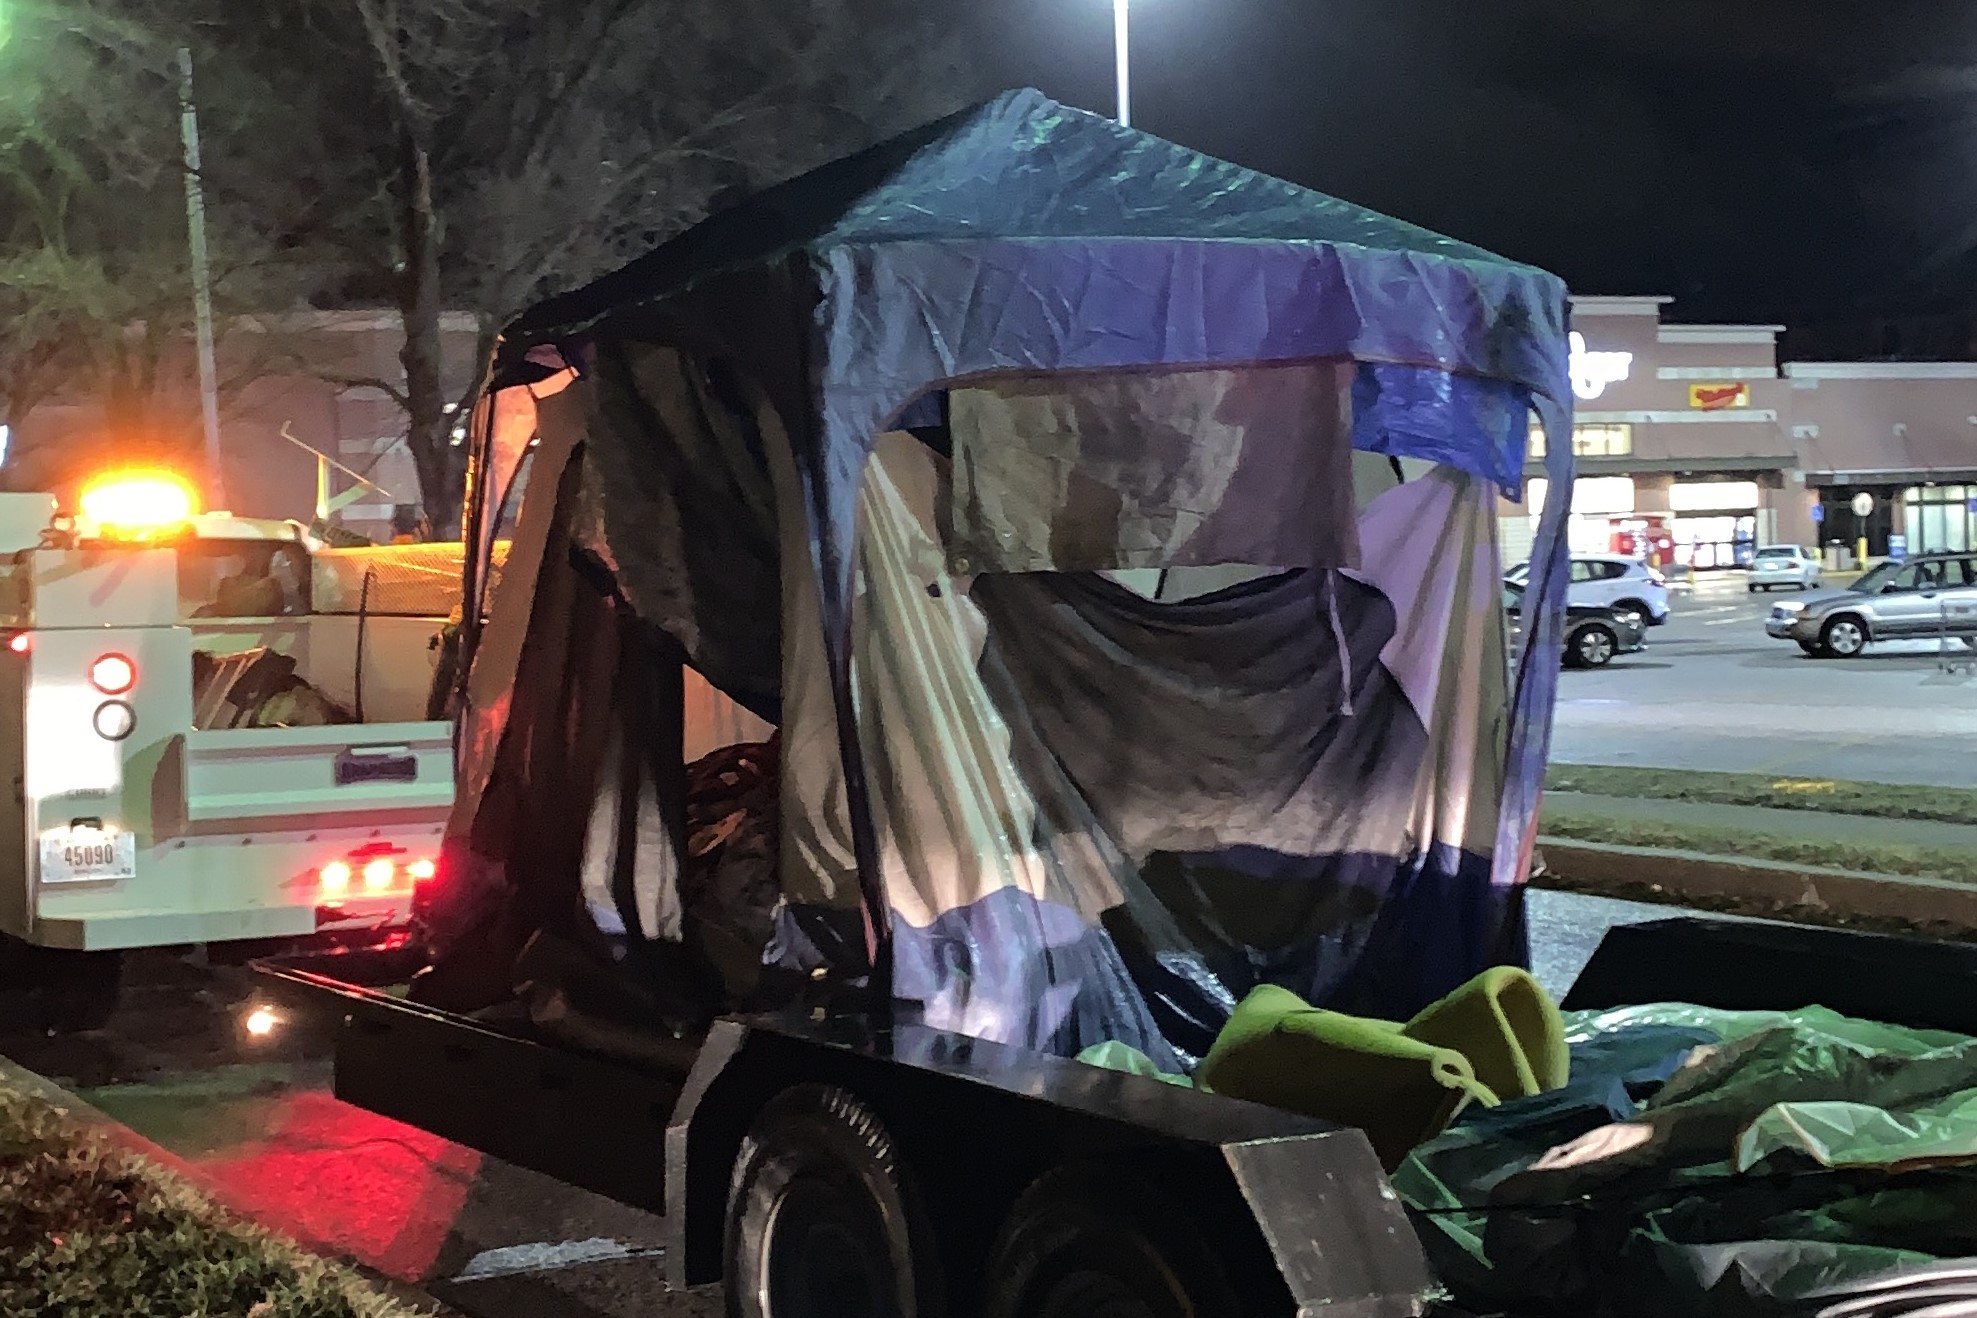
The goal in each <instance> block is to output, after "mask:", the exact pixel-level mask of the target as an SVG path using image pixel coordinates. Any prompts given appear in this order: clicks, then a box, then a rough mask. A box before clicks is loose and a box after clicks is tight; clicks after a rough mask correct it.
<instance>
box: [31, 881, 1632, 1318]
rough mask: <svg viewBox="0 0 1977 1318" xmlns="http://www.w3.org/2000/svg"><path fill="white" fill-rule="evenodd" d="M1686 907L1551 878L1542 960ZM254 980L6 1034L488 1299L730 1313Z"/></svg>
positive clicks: (391, 1256)
mask: <svg viewBox="0 0 1977 1318" xmlns="http://www.w3.org/2000/svg"><path fill="white" fill-rule="evenodd" d="M1667 913H1668V908H1665V907H1652V906H1639V905H1635V904H1632V903H1625V902H1612V901H1606V900H1603V899H1600V898H1593V897H1581V896H1574V895H1568V894H1564V893H1549V892H1534V893H1532V894H1531V911H1530V918H1531V928H1532V941H1533V953H1534V956H1533V960H1534V969H1535V970H1536V972H1537V974H1538V976H1539V977H1540V979H1542V980H1543V981H1544V982H1545V984H1546V986H1547V987H1549V988H1550V989H1551V990H1552V991H1553V992H1554V993H1557V994H1560V995H1562V994H1563V993H1564V992H1565V990H1566V988H1567V987H1568V986H1569V985H1570V984H1571V981H1572V979H1573V977H1574V976H1576V975H1577V974H1578V971H1579V968H1580V967H1581V966H1582V965H1584V963H1585V960H1586V958H1587V957H1589V956H1590V955H1592V951H1593V948H1594V947H1595V946H1596V945H1597V944H1598V942H1599V938H1600V935H1601V934H1602V933H1604V932H1605V930H1606V929H1607V928H1608V927H1609V926H1610V925H1612V924H1614V923H1616V922H1628V921H1633V920H1638V919H1644V918H1647V919H1651V918H1655V917H1656V916H1660V915H1665V914H1667ZM254 1001H255V997H254V993H253V985H252V982H251V980H247V979H244V978H239V977H233V976H227V975H217V974H214V973H213V972H210V971H208V970H205V969H204V968H202V967H199V966H197V965H193V964H188V963H187V962H186V961H184V960H181V959H178V958H174V957H170V956H166V955H162V954H148V955H146V956H144V957H141V958H138V959H137V960H136V962H135V964H134V965H133V967H132V973H131V978H130V983H129V984H128V986H127V988H126V992H125V998H124V1006H123V1008H122V1009H121V1010H120V1011H119V1012H118V1014H117V1015H116V1016H115V1017H114V1018H113V1019H112V1020H111V1022H110V1026H109V1028H108V1029H107V1030H104V1031H101V1032H98V1033H95V1034H90V1035H82V1036H72V1037H67V1038H54V1039H50V1038H44V1037H41V1036H40V1035H36V1034H27V1035H15V1036H11V1037H9V1036H6V1035H4V1034H0V1054H4V1055H6V1056H8V1057H10V1058H12V1059H13V1060H15V1061H16V1062H18V1063H20V1064H21V1065H23V1066H26V1067H27V1068H28V1069H30V1070H33V1071H37V1072H39V1073H41V1074H42V1075H45V1076H48V1077H50V1078H51V1079H53V1080H55V1081H56V1082H57V1083H58V1084H62V1085H64V1086H65V1087H67V1088H69V1089H71V1090H72V1091H74V1092H76V1093H77V1094H79V1095H80V1096H81V1097H82V1098H84V1099H85V1100H86V1101H88V1102H90V1103H92V1104H94V1105H95V1106H96V1107H98V1108H99V1109H101V1110H102V1111H104V1112H107V1113H108V1114H110V1115H111V1116H113V1117H115V1118H116V1119H118V1120H120V1121H122V1122H124V1123H126V1124H127V1125H129V1126H131V1127H132V1128H133V1129H135V1130H136V1131H137V1132H138V1133H139V1134H141V1135H144V1136H145V1137H146V1138H148V1139H150V1140H152V1141H154V1142H155V1143H157V1144H159V1145H162V1146H163V1147H164V1148H166V1149H167V1150H169V1151H170V1152H171V1153H173V1154H175V1155H177V1156H178V1157H180V1158H181V1159H184V1160H185V1161H186V1162H188V1163H190V1164H191V1165H192V1166H193V1168H194V1169H195V1170H196V1171H198V1172H200V1173H203V1174H204V1175H205V1176H206V1177H207V1178H208V1179H209V1180H210V1181H212V1182H215V1183H217V1184H218V1185H219V1186H220V1187H221V1190H222V1193H223V1197H224V1199H225V1201H226V1202H228V1203H229V1204H231V1205H232V1206H233V1207H235V1208H236V1209H238V1210H240V1211H243V1212H246V1213H248V1214H249V1215H251V1216H254V1217H257V1218H259V1219H261V1220H263V1221H266V1222H269V1223H270V1224H272V1225H276V1226H278V1227H280V1228H281V1229H283V1230H285V1231H287V1232H288V1233H290V1234H292V1235H295V1236H297V1237H299V1238H300V1239H302V1240H303V1241H304V1242H305V1243H308V1244H310V1245H312V1246H313V1247H315V1248H317V1249H320V1250H322V1251H324V1252H327V1253H334V1254H338V1255H341V1256H343V1257H346V1258H352V1259H355V1260H357V1261H358V1262H359V1263H361V1264H363V1265H365V1266H367V1267H369V1268H372V1269H374V1270H376V1271H377V1272H380V1273H382V1274H384V1275H385V1276H388V1277H391V1278H393V1279H395V1280H397V1281H401V1282H407V1283H411V1284H414V1285H417V1286H419V1287H422V1288H423V1289H425V1290H426V1291H428V1292H429V1293H430V1294H432V1295H433V1296H435V1297H436V1298H438V1299H439V1300H440V1301H441V1302H442V1303H444V1304H446V1305H448V1306H450V1307H452V1308H453V1309H455V1310H457V1311H458V1312H459V1313H461V1314H464V1315H467V1316H468V1318H712V1316H713V1315H715V1314H717V1313H719V1312H720V1311H721V1309H720V1297H719V1294H718V1291H717V1290H715V1289H713V1288H709V1289H704V1290H701V1291H696V1292H692V1293H689V1294H685V1295H669V1294H667V1293H666V1292H665V1285H664V1277H663V1266H664V1258H663V1256H662V1254H661V1252H660V1250H661V1242H662V1240H663V1232H662V1227H663V1223H662V1222H661V1220H660V1219H658V1218H656V1217H653V1216H651V1215H649V1214H646V1213H641V1212H636V1211H634V1210H632V1209H628V1208H625V1207H623V1206H621V1205H618V1204H614V1203H612V1202H610V1201H608V1200H604V1199H600V1198H597V1197H596V1196H593V1195H590V1194H586V1193H584V1192H583V1191H580V1190H574V1189H571V1188H570V1187H568V1186H565V1185H560V1184H558V1183H556V1182H554V1181H551V1180H549V1179H547V1178H545V1177H541V1176H537V1175H535V1174H534V1173H531V1172H526V1171H523V1170H521V1169H519V1168H516V1167H513V1166H510V1165H508V1164H506V1163H502V1162H499V1161H497V1160H495V1159H492V1158H487V1157H483V1156H482V1155H480V1154H477V1153H474V1152H473V1151H472V1150H469V1149H464V1148H461V1147H460V1146H458V1145H454V1144H449V1143H447V1142H446V1141H444V1140H440V1139H437V1138H435V1137H433V1136H431V1135H428V1134H426V1133H424V1132H422V1131H418V1130H414V1129H412V1128H410V1127H406V1126H401V1125H398V1124H397V1123H395V1122H391V1121H387V1120H385V1119H383V1118H381V1117H376V1116H373V1115H371V1114H369V1113H366V1112H363V1111H360V1110H358V1109H356V1108H353V1107H350V1106H348V1105H346V1104H344V1103H341V1102H339V1101H337V1099H335V1098H334V1097H333V1096H332V1095H331V1092H330V1065H329V1060H328V1046H327V1040H326V1038H324V1037H322V1036H320V1035H312V1034H310V1033H308V1032H306V1031H300V1030H284V1031H282V1032H280V1033H278V1034H277V1035H276V1036H275V1037H274V1038H273V1039H272V1040H269V1041H262V1042H255V1041H252V1040H250V1039H249V1038H248V1037H247V1036H245V1035H244V1034H242V1033H241V1032H240V1031H239V1029H238V1028H237V1022H238V1020H239V1019H240V1017H241V1015H242V1010H241V1009H242V1008H243V1007H244V1006H246V1005H251V1004H252V1003H253V1002H254Z"/></svg>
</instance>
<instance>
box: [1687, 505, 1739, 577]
mask: <svg viewBox="0 0 1977 1318" xmlns="http://www.w3.org/2000/svg"><path fill="white" fill-rule="evenodd" d="M1672 529H1673V531H1674V534H1675V562H1676V563H1677V564H1679V565H1680V566H1682V567H1693V568H1694V569H1695V570H1696V571H1698V572H1707V571H1709V570H1711V569H1713V568H1733V567H1749V566H1750V561H1751V556H1752V555H1753V554H1754V553H1755V552H1756V549H1757V510H1756V509H1755V508H1753V509H1751V510H1750V511H1749V512H1734V513H1703V514H1699V515H1696V516H1691V517H1677V518H1676V519H1675V524H1674V527H1673V528H1672Z"/></svg>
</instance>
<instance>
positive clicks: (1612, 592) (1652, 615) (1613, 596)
mask: <svg viewBox="0 0 1977 1318" xmlns="http://www.w3.org/2000/svg"><path fill="white" fill-rule="evenodd" d="M1530 570H1531V565H1530V564H1529V563H1519V564H1518V565H1517V566H1516V567H1514V568H1512V569H1510V571H1508V572H1506V573H1504V576H1503V579H1504V580H1505V581H1508V582H1509V583H1510V584H1512V585H1513V586H1518V587H1522V586H1523V585H1524V584H1525V580H1526V578H1527V577H1528V576H1529V575H1530ZM1565 599H1566V602H1567V603H1568V604H1599V605H1603V606H1605V607H1607V608H1610V609H1632V610H1633V611H1634V612H1636V613H1638V614H1640V615H1641V616H1642V617H1643V618H1646V619H1647V622H1648V626H1650V627H1659V626H1660V625H1661V624H1662V623H1664V622H1667V621H1668V579H1667V578H1666V577H1664V576H1662V575H1661V574H1660V573H1659V572H1656V571H1655V570H1654V569H1653V568H1651V567H1649V566H1648V565H1647V564H1645V563H1643V562H1641V560H1640V559H1638V558H1628V557H1627V556H1626V555H1624V554H1574V555H1572V584H1571V586H1570V587H1569V588H1568V589H1567V590H1566V592H1565Z"/></svg>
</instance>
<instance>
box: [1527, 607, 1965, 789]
mask: <svg viewBox="0 0 1977 1318" xmlns="http://www.w3.org/2000/svg"><path fill="white" fill-rule="evenodd" d="M1784 597H1789V592H1780V593H1779V594H1776V595H1767V594H1762V593H1760V594H1757V595H1750V594H1748V593H1746V591H1745V588H1744V580H1743V577H1742V575H1741V574H1735V575H1726V576H1723V577H1716V578H1711V577H1708V576H1705V577H1703V578H1702V579H1701V580H1700V581H1699V583H1698V585H1697V587H1696V589H1695V590H1694V591H1692V592H1691V591H1680V592H1677V593H1676V594H1675V595H1674V597H1673V611H1672V617H1671V618H1670V620H1669V622H1668V624H1667V625H1666V626H1663V627H1657V628H1655V629H1653V630H1652V631H1650V632H1649V633H1648V648H1647V650H1646V651H1645V652H1643V653H1640V654H1634V655H1624V656H1622V657H1620V658H1618V659H1615V660H1614V661H1613V663H1612V664H1610V665H1609V666H1608V667H1606V668H1603V669H1598V670H1594V671H1587V672H1577V671H1571V670H1567V671H1566V672H1565V673H1564V674H1563V675H1562V676H1561V678H1560V681H1559V691H1558V713H1557V716H1556V719H1555V721H1554V725H1553V732H1552V758H1553V759H1554V760H1557V761H1561V762H1564V763H1568V764H1637V765H1648V766H1653V767H1655V768H1667V769H1713V770H1724V771H1733V772H1748V773H1774V774H1778V775H1780V776H1790V777H1812V778H1855V779H1864V780H1867V781H1871V782H1890V783H1925V784H1935V785H1940V786H1949V787H1972V788H1977V754H1973V751H1977V677H1974V676H1973V675H1972V674H1971V672H1970V670H1969V669H1968V668H1967V667H1966V668H1964V669H1962V670H1961V671H1959V672H1956V673H1945V672H1943V671H1941V666H1940V664H1939V661H1938V648H1937V645H1936V643H1935V642H1933V641H1906V642H1899V643H1895V644H1887V645H1876V646H1872V647H1870V648H1869V649H1868V651H1867V653H1866V654H1864V655H1863V656H1861V657H1860V658H1858V659H1848V660H1834V659H1813V658H1809V657H1807V656H1806V655H1804V654H1802V653H1801V652H1800V651H1799V649H1798V647H1797V646H1795V645H1793V644H1792V643H1791V642H1789V641H1775V640H1773V639H1771V638H1770V637H1768V636H1766V635H1765V634H1764V617H1765V615H1766V614H1767V613H1768V612H1769V611H1770V608H1771V605H1772V603H1774V602H1775V601H1776V600H1777V599H1779V598H1784Z"/></svg>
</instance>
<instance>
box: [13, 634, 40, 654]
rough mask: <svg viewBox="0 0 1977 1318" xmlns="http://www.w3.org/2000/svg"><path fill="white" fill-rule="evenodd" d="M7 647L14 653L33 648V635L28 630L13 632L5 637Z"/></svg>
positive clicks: (21, 652) (24, 651) (22, 652)
mask: <svg viewBox="0 0 1977 1318" xmlns="http://www.w3.org/2000/svg"><path fill="white" fill-rule="evenodd" d="M7 648H8V649H9V650H12V651H13V652H14V653H15V654H26V653H27V652H28V651H29V650H32V649H33V648H34V637H33V635H32V634H31V633H29V632H15V633H14V634H13V635H12V636H9V637H8V638H7Z"/></svg>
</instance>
